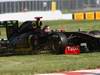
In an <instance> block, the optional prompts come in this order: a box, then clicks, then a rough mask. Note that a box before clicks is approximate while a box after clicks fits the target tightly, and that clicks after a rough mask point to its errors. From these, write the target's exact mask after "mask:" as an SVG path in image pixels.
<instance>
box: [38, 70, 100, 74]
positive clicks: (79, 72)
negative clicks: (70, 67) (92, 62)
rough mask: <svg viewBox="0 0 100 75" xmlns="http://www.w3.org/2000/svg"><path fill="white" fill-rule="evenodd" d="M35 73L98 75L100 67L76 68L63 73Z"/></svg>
mask: <svg viewBox="0 0 100 75" xmlns="http://www.w3.org/2000/svg"><path fill="white" fill-rule="evenodd" d="M36 75H100V69H91V70H77V71H69V72H63V73H48V74H36Z"/></svg>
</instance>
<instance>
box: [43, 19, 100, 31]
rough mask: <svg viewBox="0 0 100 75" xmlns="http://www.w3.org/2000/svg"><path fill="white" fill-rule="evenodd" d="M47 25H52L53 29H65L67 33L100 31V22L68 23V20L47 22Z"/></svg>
mask: <svg viewBox="0 0 100 75" xmlns="http://www.w3.org/2000/svg"><path fill="white" fill-rule="evenodd" d="M44 24H45V25H50V26H51V28H52V29H61V28H63V29H65V30H66V31H78V29H81V30H82V31H89V30H99V29H100V21H67V20H57V21H45V22H44Z"/></svg>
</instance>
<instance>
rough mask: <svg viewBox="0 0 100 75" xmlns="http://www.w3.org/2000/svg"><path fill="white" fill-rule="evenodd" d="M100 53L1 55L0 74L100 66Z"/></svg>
mask: <svg viewBox="0 0 100 75" xmlns="http://www.w3.org/2000/svg"><path fill="white" fill-rule="evenodd" d="M99 62H100V53H84V54H80V55H51V54H40V55H26V56H9V57H0V75H33V74H34V73H35V74H36V73H49V72H62V71H70V70H79V69H92V68H100V63H99Z"/></svg>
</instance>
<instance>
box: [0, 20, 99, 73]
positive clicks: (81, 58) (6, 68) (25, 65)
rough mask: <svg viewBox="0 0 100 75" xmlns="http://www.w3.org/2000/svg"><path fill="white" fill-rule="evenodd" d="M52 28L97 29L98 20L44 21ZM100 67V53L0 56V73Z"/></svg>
mask: <svg viewBox="0 0 100 75" xmlns="http://www.w3.org/2000/svg"><path fill="white" fill-rule="evenodd" d="M43 23H44V25H50V27H51V28H52V29H60V28H63V29H65V31H78V29H79V28H80V29H81V30H84V31H89V30H99V29H100V21H66V20H57V21H44V22H43ZM92 68H100V53H99V52H98V53H97V52H95V53H84V54H80V55H51V54H40V55H26V56H23V55H22V56H8V57H7V56H5V57H0V75H33V74H34V73H48V72H60V71H69V70H79V69H92Z"/></svg>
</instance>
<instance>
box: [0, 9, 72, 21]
mask: <svg viewBox="0 0 100 75" xmlns="http://www.w3.org/2000/svg"><path fill="white" fill-rule="evenodd" d="M34 17H43V18H42V20H60V19H64V20H71V19H72V14H62V13H61V11H59V10H57V11H55V12H52V11H42V12H40V11H37V12H36V11H35V12H21V13H7V14H0V21H5V20H19V21H27V20H34Z"/></svg>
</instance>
